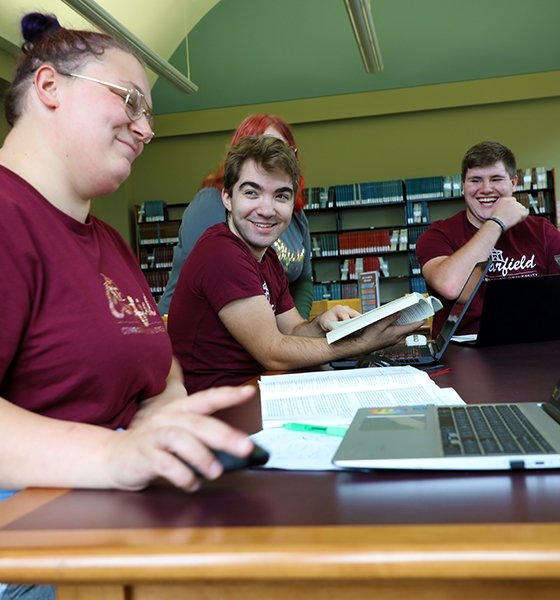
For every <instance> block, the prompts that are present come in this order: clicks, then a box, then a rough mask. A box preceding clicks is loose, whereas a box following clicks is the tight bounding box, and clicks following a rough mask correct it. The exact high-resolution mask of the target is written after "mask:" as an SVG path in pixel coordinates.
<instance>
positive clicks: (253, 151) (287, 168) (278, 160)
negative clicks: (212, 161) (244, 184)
mask: <svg viewBox="0 0 560 600" xmlns="http://www.w3.org/2000/svg"><path fill="white" fill-rule="evenodd" d="M248 160H253V161H254V162H255V163H256V164H257V165H258V166H259V167H261V168H263V169H264V170H265V171H266V172H267V173H270V172H271V171H275V170H279V171H283V172H284V173H286V175H288V176H289V177H290V179H291V182H292V187H293V190H294V198H295V196H296V194H297V192H298V186H299V181H300V168H299V162H298V159H297V158H296V153H295V152H294V150H293V149H292V148H291V147H290V146H288V144H286V142H284V141H282V140H280V139H278V138H275V137H272V136H268V135H259V136H249V137H245V138H243V139H241V140H239V141H238V142H237V144H235V146H232V147H231V148H230V150H229V152H228V153H227V156H226V160H225V162H224V190H225V191H226V192H227V194H228V195H229V196H231V195H232V193H233V187H234V186H235V184H236V183H237V182H238V181H239V176H240V174H241V168H242V167H243V165H244V164H245V163H246V162H247V161H248Z"/></svg>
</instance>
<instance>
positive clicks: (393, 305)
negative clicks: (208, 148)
mask: <svg viewBox="0 0 560 600" xmlns="http://www.w3.org/2000/svg"><path fill="white" fill-rule="evenodd" d="M442 308H443V305H442V303H441V302H440V301H439V300H438V299H437V298H435V297H434V296H424V295H423V294H420V293H418V292H412V293H411V294H406V295H404V296H402V297H400V298H397V299H396V300H392V301H391V302H387V304H383V306H380V307H378V308H374V309H373V310H370V311H368V312H366V313H363V314H361V315H359V316H357V317H354V318H352V319H349V320H346V321H332V322H330V323H329V325H330V327H331V331H329V332H327V342H328V343H329V344H332V343H333V342H336V341H337V340H340V339H342V338H344V337H346V336H347V335H350V334H352V333H356V332H358V331H359V330H361V329H363V328H364V327H367V326H368V325H372V324H373V323H376V322H377V321H380V320H381V319H384V318H385V317H388V316H390V315H393V314H395V313H397V312H400V316H399V318H398V319H397V320H396V321H395V324H396V325H406V324H408V323H415V322H417V321H423V320H425V319H427V318H428V317H431V316H433V315H434V314H435V313H436V312H437V311H438V310H440V309H442Z"/></svg>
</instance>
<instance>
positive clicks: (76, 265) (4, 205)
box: [0, 167, 172, 428]
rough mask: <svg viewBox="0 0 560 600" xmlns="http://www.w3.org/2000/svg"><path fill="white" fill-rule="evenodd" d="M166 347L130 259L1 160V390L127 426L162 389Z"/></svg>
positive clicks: (109, 236) (70, 414)
mask: <svg viewBox="0 0 560 600" xmlns="http://www.w3.org/2000/svg"><path fill="white" fill-rule="evenodd" d="M171 356H172V354H171V345H170V341H169V338H168V335H167V333H166V331H165V327H164V325H163V323H162V321H161V318H160V316H159V313H158V311H157V308H156V306H155V304H154V302H153V299H152V297H151V294H150V290H149V287H148V285H147V283H146V280H145V278H144V276H143V274H142V272H141V271H140V269H139V267H138V264H137V261H136V259H135V257H134V255H133V253H132V251H131V249H130V247H129V246H128V245H127V244H126V243H125V242H124V240H123V239H122V238H121V236H120V235H119V234H118V233H117V232H116V231H115V230H114V229H112V228H111V227H109V226H108V225H107V224H105V223H103V222H102V221H100V220H98V219H96V218H94V217H89V218H88V221H87V222H86V223H81V222H79V221H76V220H75V219H73V218H71V217H70V216H68V215H66V214H65V213H63V212H61V211H60V210H58V209H57V208H55V207H54V206H53V205H52V204H50V203H49V202H48V201H47V200H46V199H45V198H44V197H43V196H41V194H39V193H38V192H37V190H35V189H34V188H33V187H32V186H30V185H29V184H28V183H26V182H25V181H24V180H22V179H21V178H20V177H18V176H17V175H15V174H14V173H12V172H11V171H9V170H7V169H5V168H3V167H0V396H2V397H4V398H6V399H7V400H9V401H10V402H13V403H14V404H17V405H19V406H21V407H23V408H26V409H28V410H30V411H33V412H36V413H40V414H42V415H46V416H49V417H55V418H59V419H65V420H70V421H79V422H84V423H92V424H97V425H103V426H107V427H111V428H116V427H126V426H127V425H128V424H129V422H130V420H131V418H132V416H133V415H134V413H135V412H136V410H137V405H138V401H140V400H142V399H144V398H147V397H150V396H153V395H155V394H157V393H159V392H161V391H162V390H163V389H164V388H165V379H166V377H167V375H168V373H169V368H170V365H171Z"/></svg>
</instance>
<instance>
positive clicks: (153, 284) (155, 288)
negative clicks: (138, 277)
mask: <svg viewBox="0 0 560 600" xmlns="http://www.w3.org/2000/svg"><path fill="white" fill-rule="evenodd" d="M144 275H145V276H146V280H147V281H148V285H149V286H150V291H151V292H152V294H153V295H154V296H155V295H157V294H163V291H164V290H165V286H166V285H167V281H168V279H169V271H144Z"/></svg>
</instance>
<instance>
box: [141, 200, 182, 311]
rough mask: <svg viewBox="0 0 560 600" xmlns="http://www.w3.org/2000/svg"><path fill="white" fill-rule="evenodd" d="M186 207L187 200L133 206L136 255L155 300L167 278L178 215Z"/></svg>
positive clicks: (158, 201)
mask: <svg viewBox="0 0 560 600" xmlns="http://www.w3.org/2000/svg"><path fill="white" fill-rule="evenodd" d="M186 206H188V203H179V204H166V203H165V202H162V201H160V200H150V201H146V202H144V203H143V204H141V205H139V206H135V207H134V217H135V223H136V227H135V230H136V256H137V258H138V263H139V264H140V268H141V269H142V271H143V272H144V275H145V276H146V279H147V281H148V284H149V286H150V290H151V292H152V295H153V296H154V298H155V299H156V301H158V300H159V298H160V296H161V294H163V291H164V290H165V286H166V285H167V280H168V279H169V273H170V271H171V266H172V263H173V249H174V247H175V245H176V244H177V241H178V240H179V237H178V235H179V227H180V225H181V217H182V216H183V211H184V210H185V207H186Z"/></svg>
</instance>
